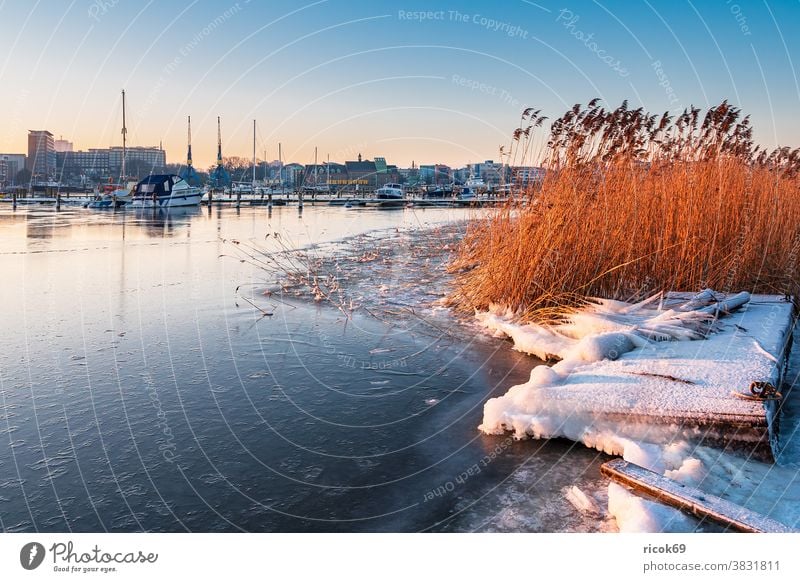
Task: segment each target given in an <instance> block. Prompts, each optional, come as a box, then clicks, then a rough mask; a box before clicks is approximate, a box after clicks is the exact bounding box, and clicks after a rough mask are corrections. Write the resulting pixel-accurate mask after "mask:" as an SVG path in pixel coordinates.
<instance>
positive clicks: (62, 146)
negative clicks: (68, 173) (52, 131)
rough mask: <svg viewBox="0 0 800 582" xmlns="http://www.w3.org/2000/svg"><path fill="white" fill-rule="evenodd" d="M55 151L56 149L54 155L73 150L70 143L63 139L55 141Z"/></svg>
mask: <svg viewBox="0 0 800 582" xmlns="http://www.w3.org/2000/svg"><path fill="white" fill-rule="evenodd" d="M55 149H56V153H59V152H71V151H72V149H73V147H72V142H71V141H67V140H65V139H57V140H56V141H55Z"/></svg>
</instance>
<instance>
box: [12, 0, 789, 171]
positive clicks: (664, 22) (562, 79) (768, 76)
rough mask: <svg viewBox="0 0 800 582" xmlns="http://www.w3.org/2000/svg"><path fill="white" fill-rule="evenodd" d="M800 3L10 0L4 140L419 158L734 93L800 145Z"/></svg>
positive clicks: (762, 126) (452, 157)
mask: <svg viewBox="0 0 800 582" xmlns="http://www.w3.org/2000/svg"><path fill="white" fill-rule="evenodd" d="M796 67H800V2H798V1H796V0H782V1H777V0H767V1H763V2H757V1H749V0H736V1H734V0H707V1H700V0H694V1H692V2H688V1H683V0H674V1H669V2H667V1H656V0H644V1H641V2H623V1H610V0H606V1H603V2H593V1H572V0H559V2H548V1H547V0H541V1H537V2H532V1H528V0H501V1H497V0H496V1H493V2H475V1H461V2H455V1H450V2H436V1H430V0H428V1H398V2H389V1H381V0H372V1H364V0H311V1H306V0H298V1H294V2H290V1H283V0H269V1H258V0H238V1H237V2H229V1H228V0H222V1H216V2H212V1H206V0H158V1H155V0H136V1H134V0H0V152H2V153H24V152H25V151H26V149H27V145H26V144H27V141H26V139H27V138H26V136H27V130H29V129H47V130H49V131H51V132H52V133H53V134H55V135H56V137H60V136H63V138H64V139H68V140H70V141H72V142H74V145H75V148H76V149H88V148H90V147H108V146H110V145H121V136H120V129H121V98H120V91H121V90H122V89H125V90H126V94H127V114H128V143H129V145H141V146H150V145H157V144H159V143H163V146H164V148H165V149H166V150H167V160H168V161H169V162H176V163H178V162H182V161H184V160H185V152H186V139H187V136H186V118H187V116H188V115H191V116H192V133H193V139H192V150H193V153H194V161H195V165H196V166H199V167H207V166H209V165H210V164H212V163H213V161H214V159H215V156H216V137H217V136H216V119H217V116H220V117H221V118H222V133H223V153H224V154H225V155H226V156H231V155H238V156H243V157H247V158H249V157H251V156H252V149H253V133H252V131H253V130H252V127H253V125H252V124H253V119H255V120H256V121H257V132H256V142H257V146H256V149H257V156H258V158H259V159H263V158H265V157H266V159H268V160H273V159H277V158H278V144H279V143H280V144H281V145H282V153H283V156H282V157H283V160H284V161H285V162H299V163H302V164H307V163H311V162H313V161H314V148H315V147H317V151H318V160H319V161H320V162H322V161H324V160H326V159H328V157H330V159H331V161H344V160H345V159H355V157H356V156H357V155H358V154H359V153H361V154H362V155H363V156H364V157H365V158H373V157H375V156H383V157H385V158H386V159H387V161H388V162H389V163H395V164H398V165H400V166H403V167H405V166H410V165H411V163H412V161H414V162H416V163H417V164H420V163H444V164H448V165H451V166H462V165H464V164H466V163H469V162H478V161H484V160H489V159H494V160H498V159H499V156H498V151H499V147H500V146H501V145H507V144H508V143H509V140H510V135H511V133H512V131H513V130H514V128H515V127H517V125H519V115H520V112H521V111H522V109H523V108H525V107H528V106H532V107H535V108H537V109H542V110H543V113H544V114H545V115H548V116H549V117H550V118H551V119H552V118H555V117H558V116H559V115H561V114H562V113H563V112H564V111H565V110H566V109H567V108H568V107H570V106H572V105H573V104H574V103H586V102H588V101H589V100H590V99H592V98H594V97H599V98H601V99H602V100H603V101H604V102H605V104H607V105H608V106H612V107H613V106H616V105H618V104H619V103H620V102H621V101H622V100H623V99H627V100H628V101H629V102H630V103H631V104H632V105H634V106H637V107H638V106H643V107H645V108H646V109H648V110H650V111H653V112H663V111H666V110H671V111H673V112H676V111H680V110H681V109H682V108H684V107H688V106H689V105H692V104H693V105H696V106H699V107H708V106H710V105H715V104H717V103H719V102H721V101H722V100H723V99H728V100H729V101H730V102H731V103H733V104H735V105H738V106H740V107H741V108H742V109H743V110H744V111H745V113H749V114H750V115H751V117H752V121H753V125H754V127H755V132H754V134H755V139H756V141H757V142H758V143H760V144H763V145H765V146H768V147H774V146H775V145H788V146H792V147H797V146H800V115H798V114H797V111H798V108H799V106H800V82H798V77H800V75H799V74H798V71H797V69H796Z"/></svg>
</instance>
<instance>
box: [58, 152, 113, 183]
mask: <svg viewBox="0 0 800 582" xmlns="http://www.w3.org/2000/svg"><path fill="white" fill-rule="evenodd" d="M56 160H57V163H58V175H59V177H60V178H68V177H75V176H86V177H89V178H105V177H107V176H110V175H111V171H110V169H109V164H108V150H105V149H90V150H88V151H80V150H79V151H76V152H75V151H67V152H57V153H56Z"/></svg>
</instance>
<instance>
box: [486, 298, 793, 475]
mask: <svg viewBox="0 0 800 582" xmlns="http://www.w3.org/2000/svg"><path fill="white" fill-rule="evenodd" d="M479 320H480V321H481V323H482V324H483V325H484V326H485V327H486V328H488V329H489V330H491V331H493V332H495V333H496V334H497V335H499V336H503V335H505V336H509V337H511V339H513V341H514V343H515V347H516V349H518V350H521V351H524V352H527V353H531V354H533V355H537V356H538V357H540V358H543V359H549V358H553V357H554V358H556V359H559V360H560V361H559V362H558V363H556V364H555V365H553V366H544V365H542V366H537V367H535V368H534V369H533V371H532V372H531V379H530V381H529V382H527V383H526V384H522V385H519V386H514V387H512V388H511V389H510V390H509V391H508V392H507V393H506V394H505V395H504V396H501V397H499V398H494V399H491V400H489V401H488V402H487V403H486V405H485V408H484V418H483V424H482V425H481V427H480V428H481V430H483V431H484V432H486V433H491V434H499V433H502V432H504V431H513V432H514V433H515V435H516V436H517V437H520V438H523V437H525V436H531V437H534V438H549V437H566V438H569V439H572V440H575V441H579V442H583V443H584V444H586V445H587V446H591V447H594V448H597V449H599V450H604V451H606V452H608V453H615V454H622V453H623V449H624V448H625V442H626V441H627V439H633V440H635V441H637V442H646V443H658V444H668V443H670V442H673V441H676V440H683V441H690V442H694V443H696V444H704V445H714V446H718V447H721V448H725V449H731V450H735V451H737V452H739V453H742V454H745V455H748V456H750V455H752V456H755V457H756V458H760V459H764V460H771V459H772V457H773V453H774V448H773V447H774V445H775V442H776V438H777V435H778V431H779V426H778V414H777V410H778V404H779V400H777V399H754V398H748V397H747V395H749V394H750V388H751V385H753V383H757V384H756V386H765V385H769V386H771V387H780V383H781V378H782V374H783V371H784V365H785V361H786V356H787V353H788V349H789V347H790V342H791V332H792V324H793V306H792V303H791V302H790V301H788V300H787V299H786V298H784V297H779V296H766V295H754V296H752V297H751V296H750V295H749V294H747V293H741V294H738V295H736V296H733V297H729V296H727V297H726V296H722V295H720V294H715V293H713V292H711V291H705V292H703V293H701V294H698V295H694V296H692V295H688V294H680V293H671V294H669V295H668V296H667V297H666V298H656V299H654V300H651V301H648V302H643V303H641V304H637V305H630V304H626V303H622V302H615V301H602V302H600V303H598V304H597V305H592V306H590V307H587V308H586V309H585V310H582V311H579V312H578V313H576V314H575V315H574V316H572V317H570V320H569V321H568V322H565V323H562V324H559V325H556V326H549V327H545V326H538V325H519V324H516V323H514V322H513V318H511V317H509V315H508V314H501V313H498V312H497V311H495V312H491V313H485V314H480V315H479ZM692 340H693V341H692ZM626 458H627V457H626Z"/></svg>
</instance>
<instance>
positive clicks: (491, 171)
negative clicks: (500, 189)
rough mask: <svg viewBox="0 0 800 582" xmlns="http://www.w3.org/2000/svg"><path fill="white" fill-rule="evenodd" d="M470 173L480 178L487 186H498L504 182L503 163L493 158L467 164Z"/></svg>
mask: <svg viewBox="0 0 800 582" xmlns="http://www.w3.org/2000/svg"><path fill="white" fill-rule="evenodd" d="M467 167H468V168H469V171H470V174H471V176H472V177H474V178H480V179H482V180H483V182H484V184H486V185H487V186H490V187H491V186H499V185H501V184H502V183H504V182H505V177H507V176H505V177H504V172H505V170H504V167H503V164H501V163H499V162H495V161H493V160H486V161H485V162H483V163H479V164H469V165H468V166H467Z"/></svg>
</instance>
